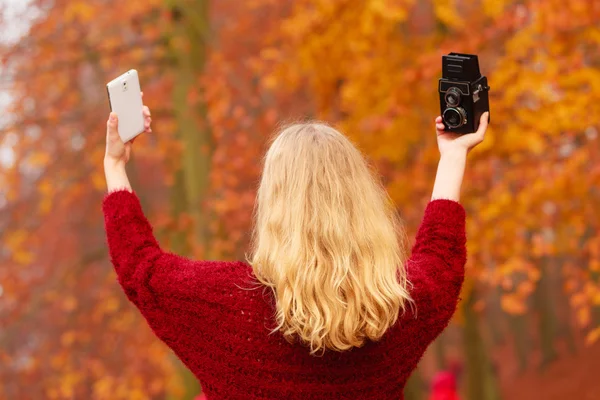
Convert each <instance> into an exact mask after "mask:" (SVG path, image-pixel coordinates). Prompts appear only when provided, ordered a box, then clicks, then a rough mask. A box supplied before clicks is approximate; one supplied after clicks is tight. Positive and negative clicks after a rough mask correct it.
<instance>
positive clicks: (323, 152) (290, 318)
mask: <svg viewBox="0 0 600 400" xmlns="http://www.w3.org/2000/svg"><path fill="white" fill-rule="evenodd" d="M403 239H404V234H403V231H402V229H401V225H400V223H399V219H398V217H397V214H396V211H395V208H394V206H393V204H392V202H391V200H390V198H389V197H388V195H387V192H386V191H385V189H384V188H383V186H382V185H381V183H380V181H379V179H378V178H376V175H375V174H374V173H373V171H371V169H370V168H369V166H368V164H367V162H366V160H365V159H364V157H363V156H362V155H361V153H360V152H359V151H358V150H357V149H356V148H355V147H354V145H353V144H352V143H351V142H350V141H349V140H348V139H347V138H346V137H345V136H344V135H342V134H341V133H340V132H338V131H337V130H335V129H333V128H332V127H330V126H328V125H326V124H323V123H302V124H295V125H292V126H289V127H287V128H286V129H284V130H283V131H282V132H281V133H280V134H279V135H278V136H277V137H276V139H275V140H274V141H273V143H272V144H271V147H270V149H269V150H268V152H267V154H266V157H265V160H264V169H263V174H262V179H261V182H260V186H259V189H258V195H257V202H256V208H255V221H254V232H253V244H252V251H251V254H250V257H249V262H250V264H251V265H252V267H253V270H254V274H255V276H256V277H257V279H258V280H259V281H260V282H262V283H263V284H264V285H266V286H268V287H270V288H272V289H273V292H274V294H275V299H276V310H277V313H276V320H277V323H278V325H277V327H276V328H275V330H274V331H281V332H282V333H283V335H284V337H285V338H286V339H287V340H288V341H290V342H293V341H294V340H295V339H300V341H301V342H303V343H305V344H307V345H308V346H310V351H311V353H312V354H315V353H322V352H324V351H325V350H326V349H330V350H334V351H343V350H347V349H350V348H353V347H360V346H362V345H363V344H364V343H365V342H366V341H367V340H372V341H376V340H378V339H380V338H381V337H382V336H383V334H384V333H385V332H386V330H387V329H388V328H389V327H390V326H392V325H393V324H394V323H395V322H396V321H397V320H398V316H399V314H400V312H404V311H405V310H406V306H407V303H410V302H411V301H412V300H411V297H410V294H409V291H408V288H407V286H408V285H409V282H408V281H407V277H406V271H405V268H404V260H405V254H404V248H405V246H404V240H403Z"/></svg>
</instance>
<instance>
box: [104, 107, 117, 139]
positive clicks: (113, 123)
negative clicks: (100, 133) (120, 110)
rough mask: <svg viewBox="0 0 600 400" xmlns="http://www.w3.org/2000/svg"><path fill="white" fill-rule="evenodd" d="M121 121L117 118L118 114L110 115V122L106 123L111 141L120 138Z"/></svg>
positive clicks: (112, 113)
mask: <svg viewBox="0 0 600 400" xmlns="http://www.w3.org/2000/svg"><path fill="white" fill-rule="evenodd" d="M118 127H119V119H118V117H117V114H116V113H114V112H111V113H110V116H109V117H108V121H107V122H106V128H107V129H106V133H107V134H108V137H109V138H111V139H116V138H118V137H119V130H118Z"/></svg>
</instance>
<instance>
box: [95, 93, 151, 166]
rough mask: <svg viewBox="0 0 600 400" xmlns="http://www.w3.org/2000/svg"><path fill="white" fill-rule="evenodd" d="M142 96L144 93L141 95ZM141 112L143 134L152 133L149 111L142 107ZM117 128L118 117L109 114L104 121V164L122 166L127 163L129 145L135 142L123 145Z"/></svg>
mask: <svg viewBox="0 0 600 400" xmlns="http://www.w3.org/2000/svg"><path fill="white" fill-rule="evenodd" d="M143 95H144V93H142V96H143ZM142 112H143V114H144V132H152V128H151V127H150V123H151V122H152V118H151V117H150V109H148V107H147V106H143V108H142ZM118 126H119V119H118V116H117V114H116V113H114V112H111V113H110V116H109V118H108V121H106V153H105V155H104V163H105V164H107V163H108V164H110V165H114V166H124V165H125V164H126V163H127V161H129V156H130V154H131V145H132V144H133V142H134V141H135V138H133V139H132V140H130V141H129V142H127V143H124V142H123V140H121V137H120V136H119V131H118Z"/></svg>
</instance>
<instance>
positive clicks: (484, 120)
mask: <svg viewBox="0 0 600 400" xmlns="http://www.w3.org/2000/svg"><path fill="white" fill-rule="evenodd" d="M489 116H490V112H489V111H486V112H484V113H483V114H481V118H480V119H479V128H478V129H477V132H476V136H478V137H480V138H481V139H483V136H484V135H485V131H486V130H487V127H488V120H489Z"/></svg>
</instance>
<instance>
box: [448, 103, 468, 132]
mask: <svg viewBox="0 0 600 400" xmlns="http://www.w3.org/2000/svg"><path fill="white" fill-rule="evenodd" d="M442 119H443V120H444V122H445V123H446V125H448V127H449V128H460V127H461V126H463V125H464V124H465V123H466V122H467V112H466V111H465V110H464V108H462V107H456V108H447V109H445V110H444V113H443V114H442Z"/></svg>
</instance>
